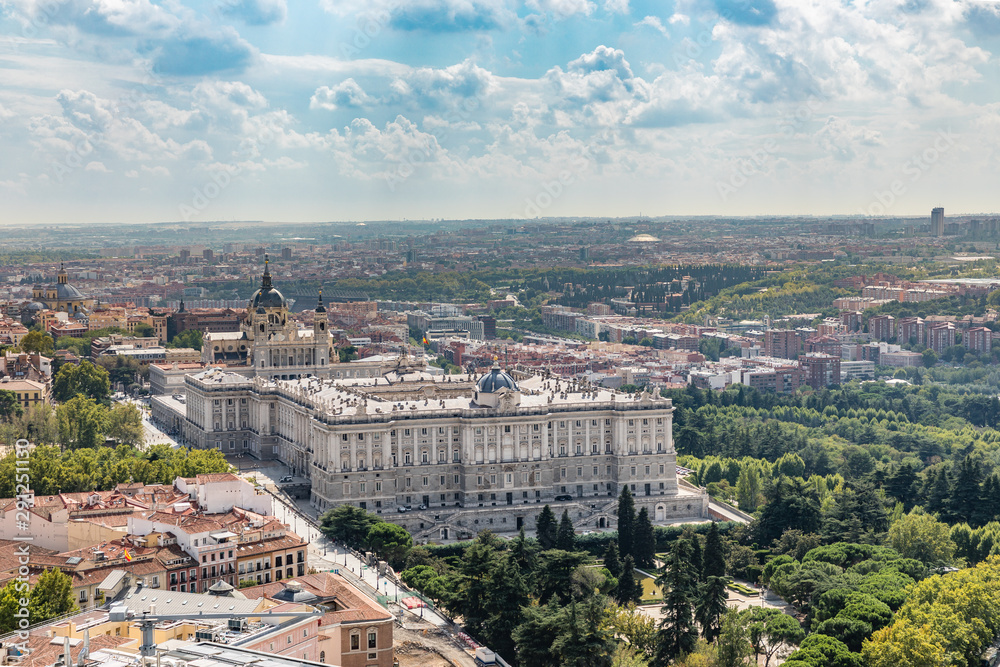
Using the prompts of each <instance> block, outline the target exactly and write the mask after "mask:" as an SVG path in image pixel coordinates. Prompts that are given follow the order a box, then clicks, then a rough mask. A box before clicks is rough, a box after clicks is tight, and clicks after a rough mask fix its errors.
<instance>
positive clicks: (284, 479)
mask: <svg viewBox="0 0 1000 667" xmlns="http://www.w3.org/2000/svg"><path fill="white" fill-rule="evenodd" d="M290 481H292V476H291V475H285V476H284V477H282V478H281V479H279V480H278V484H285V483H287V482H290Z"/></svg>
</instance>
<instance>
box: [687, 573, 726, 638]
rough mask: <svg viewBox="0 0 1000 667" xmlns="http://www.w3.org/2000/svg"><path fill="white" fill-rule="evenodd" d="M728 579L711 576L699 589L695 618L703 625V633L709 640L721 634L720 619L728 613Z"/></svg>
mask: <svg viewBox="0 0 1000 667" xmlns="http://www.w3.org/2000/svg"><path fill="white" fill-rule="evenodd" d="M728 598H729V594H728V593H727V592H726V580H725V578H723V577H709V578H708V580H707V581H706V582H705V583H704V584H702V585H701V588H700V590H699V591H698V601H697V605H696V607H695V618H696V619H697V620H698V625H700V626H701V634H702V636H703V637H705V639H706V640H707V641H709V642H710V641H712V640H714V639H715V638H716V637H717V636H718V634H719V619H721V618H722V615H723V614H725V613H726V601H727V600H728Z"/></svg>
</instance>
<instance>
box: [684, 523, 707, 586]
mask: <svg viewBox="0 0 1000 667" xmlns="http://www.w3.org/2000/svg"><path fill="white" fill-rule="evenodd" d="M688 537H689V541H690V542H691V566H692V567H694V571H695V574H697V575H698V581H705V558H704V556H703V554H702V550H701V540H699V539H698V534H697V533H695V532H694V531H693V530H692V531H690V535H689V536H688Z"/></svg>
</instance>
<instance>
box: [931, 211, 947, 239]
mask: <svg viewBox="0 0 1000 667" xmlns="http://www.w3.org/2000/svg"><path fill="white" fill-rule="evenodd" d="M931 236H944V209H943V208H942V207H940V206H938V207H937V208H932V209H931Z"/></svg>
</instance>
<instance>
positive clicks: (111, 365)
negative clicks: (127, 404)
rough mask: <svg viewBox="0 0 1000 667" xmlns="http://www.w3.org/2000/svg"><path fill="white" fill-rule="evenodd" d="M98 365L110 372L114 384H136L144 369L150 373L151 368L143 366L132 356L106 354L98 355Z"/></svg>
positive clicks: (110, 378)
mask: <svg viewBox="0 0 1000 667" xmlns="http://www.w3.org/2000/svg"><path fill="white" fill-rule="evenodd" d="M97 365H98V366H100V367H101V368H103V369H104V370H106V371H107V372H108V380H109V381H110V382H111V383H112V384H113V385H119V384H121V385H126V386H127V385H130V384H135V383H136V382H137V381H138V379H139V378H140V376H142V375H143V371H144V370H145V372H146V373H147V374H148V372H149V368H148V367H146V368H145V369H144V368H143V366H142V365H141V364H140V363H139V362H138V361H136V360H135V359H132V358H130V357H124V356H120V355H117V354H115V355H111V354H105V355H101V356H99V357H97Z"/></svg>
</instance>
